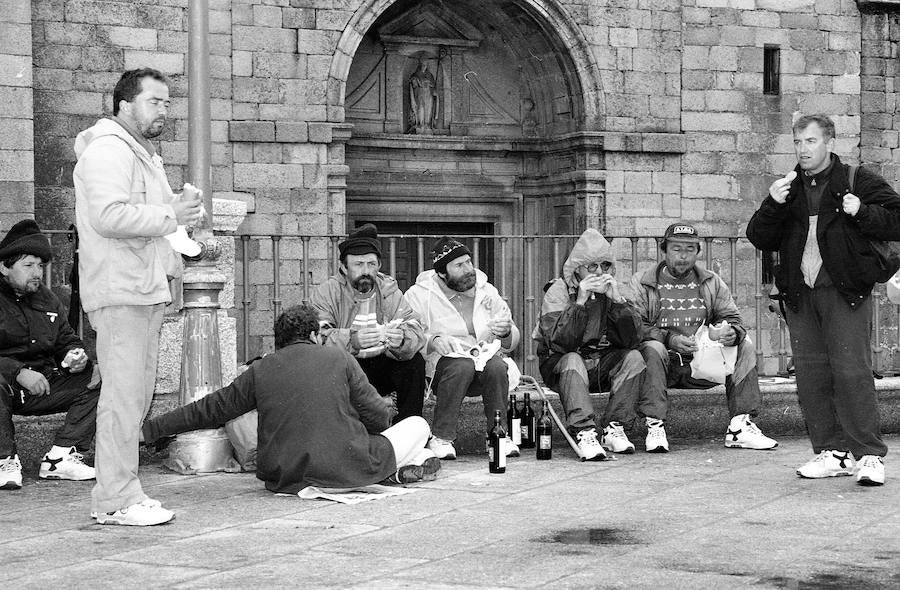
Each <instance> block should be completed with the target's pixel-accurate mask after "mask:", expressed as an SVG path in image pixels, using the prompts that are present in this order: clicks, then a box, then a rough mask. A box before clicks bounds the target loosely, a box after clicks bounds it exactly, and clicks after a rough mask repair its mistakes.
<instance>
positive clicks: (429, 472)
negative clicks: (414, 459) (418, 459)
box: [422, 457, 441, 481]
mask: <svg viewBox="0 0 900 590" xmlns="http://www.w3.org/2000/svg"><path fill="white" fill-rule="evenodd" d="M440 470H441V460H440V459H438V458H437V457H428V458H427V459H425V460H424V461H423V462H422V481H433V480H435V479H437V472H438V471H440Z"/></svg>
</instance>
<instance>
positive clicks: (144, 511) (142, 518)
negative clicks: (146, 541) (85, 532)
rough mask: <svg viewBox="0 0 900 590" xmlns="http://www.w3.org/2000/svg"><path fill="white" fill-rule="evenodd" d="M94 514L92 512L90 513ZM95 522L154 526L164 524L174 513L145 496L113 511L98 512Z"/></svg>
mask: <svg viewBox="0 0 900 590" xmlns="http://www.w3.org/2000/svg"><path fill="white" fill-rule="evenodd" d="M91 516H92V517H93V516H94V513H91ZM96 517H97V524H117V525H123V526H154V525H157V524H165V523H167V522H169V521H170V520H172V519H174V518H175V513H174V512H172V511H171V510H166V509H165V508H163V507H162V504H160V503H159V501H157V500H152V499H150V498H147V499H146V500H144V501H143V502H138V503H137V504H132V505H131V506H128V507H127V508H120V509H119V510H116V511H115V512H98V513H97V515H96Z"/></svg>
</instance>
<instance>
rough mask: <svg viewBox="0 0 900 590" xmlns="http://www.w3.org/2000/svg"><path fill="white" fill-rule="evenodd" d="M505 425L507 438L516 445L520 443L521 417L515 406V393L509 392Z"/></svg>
mask: <svg viewBox="0 0 900 590" xmlns="http://www.w3.org/2000/svg"><path fill="white" fill-rule="evenodd" d="M506 425H507V426H508V427H509V438H510V440H512V443H513V444H514V445H516V446H518V445H520V444H522V418H521V415H520V414H519V408H518V407H517V406H516V395H515V394H514V393H511V394H509V407H508V408H507V410H506Z"/></svg>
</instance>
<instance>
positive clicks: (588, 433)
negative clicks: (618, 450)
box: [575, 428, 608, 461]
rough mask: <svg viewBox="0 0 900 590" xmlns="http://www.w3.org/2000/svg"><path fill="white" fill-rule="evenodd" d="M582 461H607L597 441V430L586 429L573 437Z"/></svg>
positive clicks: (604, 452)
mask: <svg viewBox="0 0 900 590" xmlns="http://www.w3.org/2000/svg"><path fill="white" fill-rule="evenodd" d="M575 438H577V439H578V448H579V449H580V450H581V460H582V461H603V460H605V459H607V458H608V457H607V456H606V451H605V450H604V449H603V445H601V444H600V442H599V441H598V440H597V429H596V428H587V429H585V430H582V431H581V432H579V433H578V434H576V435H575Z"/></svg>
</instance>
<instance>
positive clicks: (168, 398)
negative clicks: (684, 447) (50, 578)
mask: <svg viewBox="0 0 900 590" xmlns="http://www.w3.org/2000/svg"><path fill="white" fill-rule="evenodd" d="M875 387H876V390H877V392H878V400H879V407H880V414H881V429H882V432H883V433H885V434H900V377H885V378H884V379H876V380H875ZM760 389H761V390H762V395H763V403H762V408H761V409H760V413H759V416H758V417H757V418H756V419H755V421H756V423H757V425H759V427H760V428H761V429H762V431H763V432H764V433H765V434H767V435H769V436H771V437H773V438H775V439H777V438H778V437H782V436H805V435H806V426H805V424H804V422H803V417H802V416H801V414H800V407H799V405H798V403H797V393H796V386H795V384H794V381H793V379H783V378H777V377H774V378H772V377H764V378H760ZM523 390H524V389H523ZM545 392H546V395H547V397H548V399H549V400H550V403H551V404H552V405H553V407H554V409H555V410H556V412H557V414H558V415H559V416H560V417H562V416H563V413H562V407H561V406H560V403H559V396H558V395H557V394H556V393H555V392H553V391H549V390H545ZM519 399H520V400H521V399H522V396H521V394H520V395H519ZM591 399H592V401H593V402H594V409H595V412H596V415H597V416H602V414H603V409H604V407H605V406H606V403H607V401H608V400H609V394H608V393H595V394H592V395H591ZM532 404H533V406H534V408H535V411H536V412H540V404H539V403H538V402H537V396H536V395H534V394H532ZM177 406H178V395H177V394H176V393H169V394H158V395H157V396H156V397H155V398H154V400H153V405H152V406H151V408H150V415H151V416H156V415H159V414H162V413H165V412H168V411H169V410H171V409H173V408H175V407H177ZM424 415H425V418H426V419H427V420H428V421H429V423H430V422H431V421H432V418H433V415H434V398H433V397H432V398H429V399H428V400H426V402H425V411H424ZM63 417H64V415H63V414H55V415H52V416H40V417H22V416H17V417H16V418H15V420H16V429H17V440H18V441H19V446H20V448H21V447H22V446H23V438H29V439H35V440H33V441H31V442H32V443H33V444H35V445H36V446H37V447H38V448H44V447H48V445H49V444H51V441H52V433H53V432H54V431H55V430H56V429H57V428H59V426H60V425H61V424H62V420H63ZM729 419H730V416H728V410H727V406H726V403H725V388H724V387H723V386H718V387H714V388H712V389H708V390H694V389H673V390H669V415H668V419H667V421H666V432H667V433H668V435H669V438H671V439H676V440H677V439H702V438H708V439H711V440H714V441H720V440H723V439H724V435H725V428H726V427H727V425H728V420H729ZM484 425H485V417H484V411H483V406H482V403H481V398H466V400H465V401H464V402H463V407H462V411H461V414H460V419H459V428H458V431H459V438H458V439H457V443H456V446H457V450H458V451H459V452H461V453H466V454H471V453H481V452H484ZM554 429H555V425H554ZM638 437H640V438H638ZM633 438H634V442H635V443H636V444H638V446H640V442H641V440H642V439H643V432H639V433H637V435H635V436H634V437H633ZM566 445H567V443H566V442H565V439H564V437H563V436H562V435H561V434H560V433H559V432H557V431H556V429H555V432H554V446H555V447H558V448H564V447H566ZM25 446H31V445H29V444H27V443H26V444H25ZM48 448H49V447H48ZM20 454H21V453H20Z"/></svg>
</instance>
